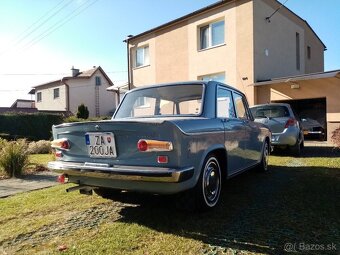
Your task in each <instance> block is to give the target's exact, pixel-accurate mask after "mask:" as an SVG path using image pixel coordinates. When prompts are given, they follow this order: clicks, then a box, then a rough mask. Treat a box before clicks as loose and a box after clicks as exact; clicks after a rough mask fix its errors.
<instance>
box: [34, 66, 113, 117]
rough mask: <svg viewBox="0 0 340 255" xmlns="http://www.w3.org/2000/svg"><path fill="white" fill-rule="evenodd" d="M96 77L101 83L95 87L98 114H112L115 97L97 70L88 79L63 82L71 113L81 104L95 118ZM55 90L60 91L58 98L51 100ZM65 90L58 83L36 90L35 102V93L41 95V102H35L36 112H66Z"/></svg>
mask: <svg viewBox="0 0 340 255" xmlns="http://www.w3.org/2000/svg"><path fill="white" fill-rule="evenodd" d="M96 76H100V77H101V82H102V85H100V86H97V87H98V90H99V114H100V116H110V115H111V114H112V111H113V109H115V107H116V97H115V96H114V95H113V94H112V92H110V91H107V90H106V88H107V87H108V86H110V84H108V81H107V80H106V78H105V76H104V75H103V74H102V73H101V72H100V71H98V70H97V71H96V73H95V74H94V75H93V76H92V77H91V78H90V79H88V78H77V79H69V80H65V83H67V84H68V85H69V86H68V90H69V103H70V104H69V110H70V111H71V112H72V113H74V114H76V113H77V110H78V106H79V105H80V104H82V103H83V104H85V106H87V107H88V109H89V114H90V117H94V116H96V108H95V106H96V105H95V102H96V97H95V95H96V94H95V89H96V86H95V84H96V81H95V77H96ZM55 88H59V90H60V92H59V95H60V96H59V98H57V99H53V89H55ZM66 90H67V88H66V86H65V85H64V84H61V82H60V81H58V82H55V83H51V84H49V85H46V86H41V87H38V88H36V94H35V96H36V100H37V93H38V92H41V93H42V101H41V102H36V107H37V108H38V110H45V111H46V110H49V111H66V110H67V98H66Z"/></svg>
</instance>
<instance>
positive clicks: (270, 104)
mask: <svg viewBox="0 0 340 255" xmlns="http://www.w3.org/2000/svg"><path fill="white" fill-rule="evenodd" d="M263 106H286V107H289V108H290V104H286V103H268V104H257V105H253V106H251V107H250V108H255V107H263Z"/></svg>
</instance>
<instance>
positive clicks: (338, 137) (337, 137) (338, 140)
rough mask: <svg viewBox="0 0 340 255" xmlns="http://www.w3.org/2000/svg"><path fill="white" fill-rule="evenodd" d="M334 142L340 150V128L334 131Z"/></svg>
mask: <svg viewBox="0 0 340 255" xmlns="http://www.w3.org/2000/svg"><path fill="white" fill-rule="evenodd" d="M332 142H333V143H334V144H335V146H336V147H338V148H340V127H339V128H337V129H335V130H334V131H333V133H332Z"/></svg>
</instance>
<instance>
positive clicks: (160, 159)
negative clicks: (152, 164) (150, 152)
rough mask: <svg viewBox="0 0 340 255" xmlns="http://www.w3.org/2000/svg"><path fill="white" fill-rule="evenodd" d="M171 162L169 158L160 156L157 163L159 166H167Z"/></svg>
mask: <svg viewBox="0 0 340 255" xmlns="http://www.w3.org/2000/svg"><path fill="white" fill-rule="evenodd" d="M168 162H169V158H168V156H158V157H157V163H159V164H166V163H168Z"/></svg>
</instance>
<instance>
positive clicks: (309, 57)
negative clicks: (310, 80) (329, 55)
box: [307, 46, 312, 59]
mask: <svg viewBox="0 0 340 255" xmlns="http://www.w3.org/2000/svg"><path fill="white" fill-rule="evenodd" d="M311 57H312V51H311V48H310V46H307V58H308V59H311Z"/></svg>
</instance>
